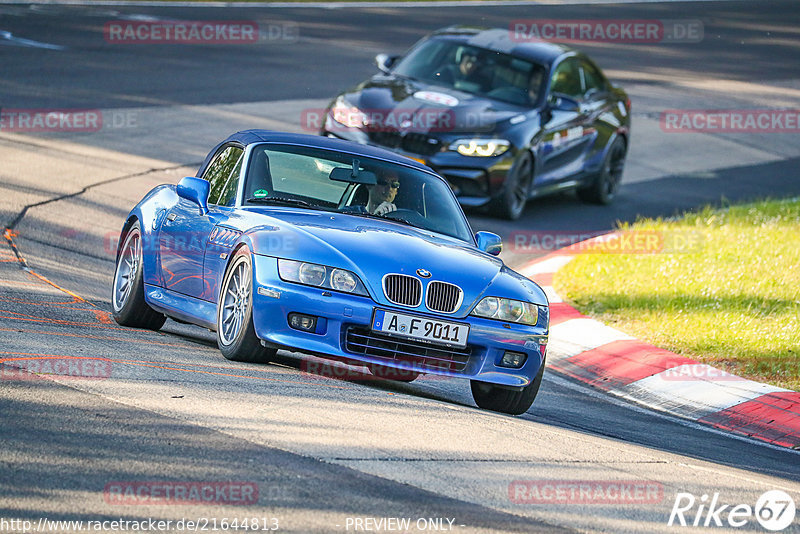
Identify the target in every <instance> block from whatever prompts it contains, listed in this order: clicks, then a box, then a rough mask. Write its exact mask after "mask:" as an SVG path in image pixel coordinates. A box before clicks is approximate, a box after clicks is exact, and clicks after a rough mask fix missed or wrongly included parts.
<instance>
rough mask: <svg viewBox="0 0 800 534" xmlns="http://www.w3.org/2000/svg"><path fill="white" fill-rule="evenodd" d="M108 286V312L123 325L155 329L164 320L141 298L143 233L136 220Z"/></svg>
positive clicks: (121, 250)
mask: <svg viewBox="0 0 800 534" xmlns="http://www.w3.org/2000/svg"><path fill="white" fill-rule="evenodd" d="M121 242H122V246H121V247H120V249H119V254H118V257H117V267H116V268H115V269H114V282H113V285H112V287H111V310H112V315H113V316H114V320H115V321H116V322H117V324H120V325H122V326H130V327H133V328H146V329H148V330H158V329H159V328H161V327H162V326H164V321H166V320H167V318H166V317H165V316H164V315H162V314H160V313H158V312H156V311H155V310H153V309H152V308H151V307H150V306H148V305H147V302H146V301H145V299H144V280H143V277H142V270H143V269H142V231H141V229H140V226H139V221H136V222H135V223H133V225H132V226H131V227H130V228H129V229H128V232H127V233H126V234H125V235H124V236H123V238H122V240H121Z"/></svg>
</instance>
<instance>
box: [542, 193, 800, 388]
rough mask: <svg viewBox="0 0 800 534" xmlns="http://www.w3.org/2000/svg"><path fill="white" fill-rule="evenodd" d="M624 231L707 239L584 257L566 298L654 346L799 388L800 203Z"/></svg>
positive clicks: (561, 280)
mask: <svg viewBox="0 0 800 534" xmlns="http://www.w3.org/2000/svg"><path fill="white" fill-rule="evenodd" d="M620 229H621V230H627V231H634V232H636V231H646V232H647V231H656V232H665V235H667V236H671V237H673V238H674V237H675V236H679V237H680V236H694V237H698V236H699V237H700V238H701V241H700V244H699V246H696V247H693V248H692V249H691V250H692V251H691V252H682V253H672V254H669V253H658V254H601V253H592V254H581V255H579V256H578V257H576V258H575V259H574V260H573V261H572V262H570V263H569V264H568V265H567V266H566V267H564V268H563V269H562V270H561V271H559V272H558V273H557V275H556V277H555V280H554V284H555V287H556V290H557V291H558V293H559V294H560V295H562V296H564V297H565V299H566V300H568V301H570V302H571V303H572V304H573V305H574V306H576V307H577V308H578V309H579V310H580V311H581V312H583V313H585V314H588V315H590V316H593V317H595V318H597V319H599V320H600V321H603V322H605V323H606V324H609V325H612V326H614V327H616V328H618V329H619V330H622V331H624V332H626V333H628V334H630V335H632V336H635V337H637V338H639V339H642V340H644V341H648V342H650V343H652V344H653V345H656V346H659V347H662V348H665V349H668V350H671V351H673V352H676V353H678V354H681V355H684V356H687V357H689V358H693V359H695V360H698V361H701V362H704V363H708V364H710V365H713V366H715V367H718V368H721V369H724V370H726V371H728V372H731V373H734V374H737V375H740V376H744V377H747V378H751V379H753V380H758V381H764V382H768V383H770V384H774V385H777V386H780V387H784V388H787V389H793V390H798V391H800V200H798V199H792V200H786V201H763V202H757V203H753V204H746V205H738V206H732V207H730V208H726V209H721V210H713V209H711V208H706V209H704V210H703V211H701V212H699V213H694V214H688V215H685V216H683V217H682V218H681V219H679V220H677V221H664V220H661V219H659V220H647V219H645V220H640V221H637V222H636V223H635V224H633V225H624V226H622V227H621V228H620ZM658 235H660V234H658Z"/></svg>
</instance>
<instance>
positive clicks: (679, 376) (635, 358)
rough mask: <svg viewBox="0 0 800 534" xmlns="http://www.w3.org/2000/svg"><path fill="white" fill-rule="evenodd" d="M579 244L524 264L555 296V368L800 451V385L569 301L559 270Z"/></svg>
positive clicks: (551, 357)
mask: <svg viewBox="0 0 800 534" xmlns="http://www.w3.org/2000/svg"><path fill="white" fill-rule="evenodd" d="M612 234H613V232H612V233H611V234H606V235H604V236H599V237H597V238H594V240H598V239H600V240H602V239H608V237H609V236H610V235H612ZM589 241H592V240H589ZM585 243H586V242H584V244H585ZM579 245H581V244H577V245H573V246H572V247H567V248H565V249H561V250H557V251H555V252H552V253H550V254H548V255H546V256H544V257H542V258H537V259H536V260H534V261H532V262H531V263H530V264H528V265H526V266H525V267H523V268H521V269H519V272H520V273H521V274H522V275H523V276H526V277H527V278H530V279H531V280H533V281H534V282H536V283H538V284H539V285H540V286H541V287H542V289H544V291H545V293H546V294H547V297H548V299H550V342H549V344H548V347H547V349H548V350H547V364H548V367H549V368H550V369H551V370H553V371H555V372H558V373H560V374H563V375H566V376H569V377H571V378H573V379H576V380H578V381H580V382H583V383H586V384H588V385H590V386H592V387H595V388H597V389H600V390H603V391H605V392H607V393H610V394H612V395H615V396H618V397H622V398H624V399H627V400H630V401H633V402H636V403H638V404H641V405H644V406H647V407H649V408H652V409H655V410H658V411H662V412H667V413H669V414H672V415H676V416H678V417H682V418H686V419H690V420H692V421H695V422H698V423H702V424H706V425H709V426H712V427H714V428H717V429H721V430H726V431H729V432H732V433H735V434H739V435H743V436H748V437H751V438H755V439H758V440H761V441H765V442H767V443H771V444H773V445H778V446H782V447H788V448H791V449H795V450H800V392H797V391H791V390H788V389H784V388H779V387H776V386H771V385H769V384H761V383H759V382H754V381H752V380H747V379H745V378H741V377H739V376H736V375H733V374H730V373H726V372H725V371H722V370H720V369H716V368H714V367H711V366H709V365H706V364H703V363H699V362H696V361H694V360H691V359H689V358H686V357H684V356H680V355H678V354H675V353H672V352H670V351H667V350H664V349H660V348H658V347H655V346H653V345H650V344H648V343H644V342H642V341H639V340H638V339H635V338H633V337H631V336H629V335H627V334H625V333H623V332H621V331H619V330H617V329H615V328H612V327H610V326H606V325H605V324H603V323H601V322H600V321H597V320H595V319H591V318H589V317H587V316H585V315H582V314H581V313H580V312H579V311H578V310H576V309H575V308H573V307H572V306H570V305H569V304H567V303H565V302H564V301H563V300H562V298H561V297H560V296H559V295H558V294H557V293H556V291H555V289H554V288H553V275H554V274H555V273H556V272H557V271H558V270H559V269H561V268H562V267H564V266H565V265H566V264H567V263H569V262H570V261H571V260H572V259H573V258H574V257H575V256H576V255H577V254H578V253H579V252H576V250H579V249H580V246H579Z"/></svg>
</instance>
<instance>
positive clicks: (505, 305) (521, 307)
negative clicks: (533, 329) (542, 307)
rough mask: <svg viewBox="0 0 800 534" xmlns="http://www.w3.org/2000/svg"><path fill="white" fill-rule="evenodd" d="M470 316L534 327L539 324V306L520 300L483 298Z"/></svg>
mask: <svg viewBox="0 0 800 534" xmlns="http://www.w3.org/2000/svg"><path fill="white" fill-rule="evenodd" d="M470 315H474V316H475V317H484V318H486V319H495V320H497V321H505V322H507V323H520V324H528V325H531V326H536V323H538V322H539V306H537V305H536V304H531V303H530V302H523V301H521V300H512V299H501V298H498V297H485V298H484V299H482V300H481V301H480V302H479V303H478V305H477V306H475V308H474V309H473V310H472V313H471V314H470Z"/></svg>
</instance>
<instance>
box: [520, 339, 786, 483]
mask: <svg viewBox="0 0 800 534" xmlns="http://www.w3.org/2000/svg"><path fill="white" fill-rule="evenodd" d="M548 358H549V355H548ZM556 373H558V371H557V370H554V371H552V372H549V371H548V372H545V374H544V381H545V382H554V383H556V384H558V385H559V386H562V387H565V388H567V389H571V390H573V391H576V392H579V393H580V394H582V395H585V396H587V397H593V398H595V399H598V400H600V401H603V402H608V403H609V404H613V405H615V406H620V407H622V408H626V409H628V410H632V411H634V412H637V413H641V414H647V415H650V416H653V417H659V418H661V419H667V420H669V421H671V422H673V423H677V424H679V425H682V426H685V427H688V428H691V429H694V430H702V431H704V432H710V433H712V434H717V435H718V436H725V437H727V438H730V439H735V440H738V441H744V442H747V443H749V444H751V445H752V444H754V443H755V444H757V445H761V446H762V447H768V448H770V449H773V450H777V451H784V452H786V451H788V452H790V453H794V454H798V455H800V450H794V449H790V448H788V447H783V446H781V445H773V444H772V443H768V442H766V441H761V440H759V439H755V438H749V437H747V436H742V435H740V434H733V433H731V432H728V431H726V430H719V429H717V428H714V427H712V426H708V425H704V424H702V423H698V422H697V421H694V420H687V419H686V418H685V417H683V416H680V415H678V414H672V413H665V412H664V411H663V410H661V409H660V408H659V407H658V406H657V405H644V406H643V405H642V404H643V403H641V402H639V401H637V400H636V399H634V398H630V397H623V398H624V400H621V399H619V398H617V397H616V396H619V393H618V392H615V391H614V390H611V391H608V392H600V391H597V390H596V389H593V388H591V387H589V386H586V385H584V384H581V383H575V382H573V381H572V380H571V379H568V378H563V377H562V376H561V375H559V374H556ZM608 393H611V394H612V395H615V396H612V395H609V394H608ZM631 402H633V403H634V404H631ZM535 409H536V404H534V411H535ZM529 415H530V414H529ZM792 491H794V490H792Z"/></svg>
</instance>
